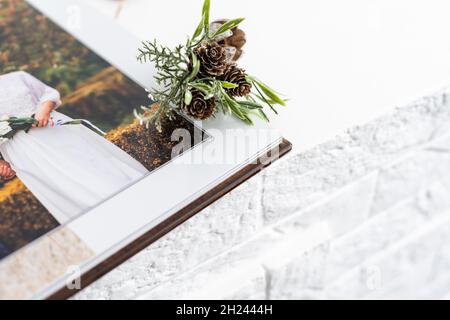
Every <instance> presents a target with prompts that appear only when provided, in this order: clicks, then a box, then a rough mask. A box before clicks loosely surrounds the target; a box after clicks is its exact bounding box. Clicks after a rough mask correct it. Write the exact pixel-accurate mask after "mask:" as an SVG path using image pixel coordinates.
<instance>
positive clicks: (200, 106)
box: [182, 89, 216, 120]
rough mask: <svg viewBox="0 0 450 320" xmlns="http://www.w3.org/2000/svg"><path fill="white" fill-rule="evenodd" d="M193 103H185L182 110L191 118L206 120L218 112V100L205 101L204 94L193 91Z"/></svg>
mask: <svg viewBox="0 0 450 320" xmlns="http://www.w3.org/2000/svg"><path fill="white" fill-rule="evenodd" d="M191 92H192V101H191V103H190V104H189V105H186V104H185V103H183V107H182V110H183V111H184V112H185V113H186V114H187V115H189V116H191V117H193V118H195V119H198V120H206V119H208V118H210V117H211V116H212V115H214V113H215V112H216V98H214V97H213V98H211V99H208V100H205V95H204V94H203V92H201V91H199V90H197V89H192V90H191Z"/></svg>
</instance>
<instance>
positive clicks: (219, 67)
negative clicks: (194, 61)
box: [194, 42, 228, 76]
mask: <svg viewBox="0 0 450 320" xmlns="http://www.w3.org/2000/svg"><path fill="white" fill-rule="evenodd" d="M194 53H195V54H196V55H197V56H198V58H199V59H200V62H201V68H200V72H201V73H203V74H205V75H209V76H221V75H223V73H224V72H225V69H226V68H227V66H228V61H227V52H226V49H225V48H224V47H222V46H220V45H218V44H217V43H216V42H204V43H202V44H201V45H200V46H198V47H197V48H195V49H194Z"/></svg>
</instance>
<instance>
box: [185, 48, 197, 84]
mask: <svg viewBox="0 0 450 320" xmlns="http://www.w3.org/2000/svg"><path fill="white" fill-rule="evenodd" d="M192 65H193V66H192V72H191V74H190V75H189V77H187V79H186V82H189V81H191V80H192V79H194V78H195V77H196V76H197V75H198V73H199V72H200V66H201V63H200V60H198V58H197V56H196V55H195V54H194V53H192Z"/></svg>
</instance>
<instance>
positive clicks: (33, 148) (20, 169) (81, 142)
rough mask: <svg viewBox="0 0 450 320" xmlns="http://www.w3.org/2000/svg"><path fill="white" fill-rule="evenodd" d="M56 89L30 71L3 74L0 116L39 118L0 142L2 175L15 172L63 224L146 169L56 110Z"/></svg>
mask: <svg viewBox="0 0 450 320" xmlns="http://www.w3.org/2000/svg"><path fill="white" fill-rule="evenodd" d="M60 105H61V99H60V95H59V93H58V91H56V90H55V89H53V88H51V87H49V86H47V85H45V84H44V83H42V82H41V81H39V80H38V79H36V78H34V77H33V76H32V75H30V74H28V73H26V72H12V73H9V74H4V75H0V118H1V117H4V116H9V117H12V116H14V117H30V116H32V115H34V117H35V118H36V120H37V121H38V122H39V123H38V125H36V128H33V129H32V130H30V131H29V132H24V131H22V132H19V133H18V134H16V135H15V136H14V138H13V139H11V140H9V141H7V142H5V143H3V144H1V145H0V154H1V155H2V157H3V160H1V161H0V167H1V168H2V171H1V175H0V177H1V178H3V179H11V178H13V177H14V176H15V175H17V176H18V177H19V178H20V180H21V181H22V182H23V183H24V184H25V185H26V186H27V188H28V189H29V190H30V191H31V192H32V193H33V194H34V195H35V196H36V198H37V199H38V200H39V201H40V202H41V203H42V204H43V205H44V207H46V208H47V210H48V211H49V212H50V213H51V214H52V215H53V216H54V217H55V219H56V220H57V221H58V222H59V223H61V224H63V223H65V222H67V221H69V220H70V219H72V218H74V217H76V216H78V215H79V214H80V213H82V212H85V211H87V210H88V209H89V208H92V207H93V206H95V205H96V204H98V203H99V202H101V201H102V200H104V199H106V198H107V197H109V196H110V195H112V194H114V193H115V192H117V191H119V190H121V189H123V188H124V187H125V186H127V185H129V184H131V183H133V182H135V181H137V180H139V179H140V178H142V177H143V176H145V175H146V174H147V173H148V170H147V169H146V168H145V167H144V166H143V165H142V164H140V163H139V162H138V161H137V160H135V159H133V158H132V157H131V156H129V155H128V154H127V153H125V152H124V151H123V150H121V149H119V148H118V147H117V146H115V145H114V144H112V143H111V142H109V141H107V140H106V139H104V138H102V137H101V136H99V135H98V134H96V133H95V132H93V131H92V130H90V129H88V128H87V127H85V126H83V125H81V124H80V125H70V126H55V122H56V121H58V120H68V119H69V118H68V117H67V116H65V115H63V114H62V113H59V112H57V111H55V110H56V109H57V108H58V107H59V106H60Z"/></svg>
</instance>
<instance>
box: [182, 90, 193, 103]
mask: <svg viewBox="0 0 450 320" xmlns="http://www.w3.org/2000/svg"><path fill="white" fill-rule="evenodd" d="M191 102H192V92H191V90H189V89H186V92H185V93H184V104H185V105H187V106H188V105H190V104H191Z"/></svg>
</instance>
